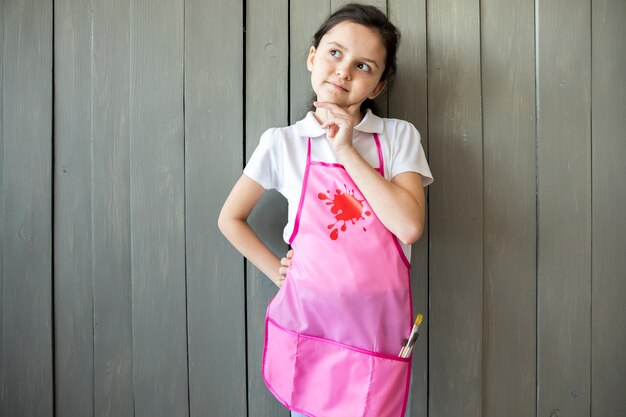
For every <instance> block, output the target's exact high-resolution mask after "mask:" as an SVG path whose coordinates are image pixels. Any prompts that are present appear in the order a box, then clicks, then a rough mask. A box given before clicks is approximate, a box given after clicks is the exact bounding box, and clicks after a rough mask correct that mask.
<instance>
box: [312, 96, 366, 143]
mask: <svg viewBox="0 0 626 417" xmlns="http://www.w3.org/2000/svg"><path fill="white" fill-rule="evenodd" d="M313 105H314V106H315V107H317V108H320V109H325V110H326V113H327V115H328V117H327V118H326V121H325V122H324V124H322V129H327V132H328V133H327V136H328V139H329V140H330V144H331V146H332V147H333V150H334V151H335V152H338V151H339V152H340V151H342V150H344V149H347V148H351V147H352V131H353V130H354V126H355V125H356V122H357V120H358V118H359V116H360V114H359V111H360V110H359V108H360V107H361V103H354V104H351V105H350V106H348V107H347V108H343V107H339V106H338V105H336V104H333V103H327V102H321V101H316V102H314V103H313Z"/></svg>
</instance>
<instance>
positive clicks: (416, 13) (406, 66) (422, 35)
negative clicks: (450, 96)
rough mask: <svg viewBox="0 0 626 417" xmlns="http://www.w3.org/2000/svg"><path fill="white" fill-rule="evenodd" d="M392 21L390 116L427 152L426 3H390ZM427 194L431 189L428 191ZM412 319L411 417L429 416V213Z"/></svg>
mask: <svg viewBox="0 0 626 417" xmlns="http://www.w3.org/2000/svg"><path fill="white" fill-rule="evenodd" d="M388 10H389V18H390V19H391V21H392V23H394V24H395V25H396V26H397V27H398V29H399V30H400V33H401V41H400V47H399V49H398V54H397V59H398V73H397V75H396V79H395V80H394V81H393V82H392V84H391V86H390V88H389V90H388V94H387V97H388V100H389V117H394V118H398V119H403V120H407V121H409V122H411V123H413V125H414V126H415V127H416V128H417V130H418V131H419V132H420V135H421V143H422V146H423V148H424V151H425V152H428V96H427V90H428V85H427V78H426V77H427V59H426V2H425V1H421V0H420V1H414V0H389V2H388ZM425 191H426V192H427V191H428V189H426V190H425ZM411 287H412V296H413V311H414V314H413V316H414V317H415V316H416V315H417V313H422V314H423V315H424V321H423V322H422V326H421V327H420V337H419V342H418V343H417V345H416V346H415V348H414V349H413V365H412V373H413V386H412V392H411V409H410V411H411V417H421V416H424V417H425V416H427V415H428V318H429V314H428V213H427V215H426V225H425V227H424V232H423V233H422V237H421V238H420V240H419V241H418V242H417V243H416V244H414V245H413V248H412V251H411Z"/></svg>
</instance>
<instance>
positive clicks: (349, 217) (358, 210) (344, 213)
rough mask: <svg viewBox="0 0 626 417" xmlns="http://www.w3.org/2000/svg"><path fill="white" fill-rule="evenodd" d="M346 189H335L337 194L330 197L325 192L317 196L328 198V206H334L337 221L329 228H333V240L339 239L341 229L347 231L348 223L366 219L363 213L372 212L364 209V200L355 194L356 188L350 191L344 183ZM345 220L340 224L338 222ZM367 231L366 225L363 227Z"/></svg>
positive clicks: (323, 198) (331, 233) (367, 214)
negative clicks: (343, 190)
mask: <svg viewBox="0 0 626 417" xmlns="http://www.w3.org/2000/svg"><path fill="white" fill-rule="evenodd" d="M343 186H344V188H345V189H346V191H345V192H342V191H341V190H335V194H333V195H331V196H330V197H329V196H328V195H327V194H325V193H319V194H318V195H317V198H319V199H320V200H328V201H327V202H326V205H327V206H332V207H331V209H330V212H331V213H333V214H334V215H335V220H336V221H335V223H331V224H329V225H328V226H327V227H328V229H333V230H332V231H331V232H330V238H331V239H332V240H337V238H338V237H339V230H340V229H341V231H342V232H345V231H346V224H347V223H348V222H351V223H352V224H355V222H357V221H359V220H361V219H365V217H363V215H366V216H370V215H371V214H372V212H371V211H369V210H368V211H364V210H363V201H365V200H364V199H363V200H359V199H358V198H356V197H355V196H354V190H350V191H348V187H347V186H346V184H344V185H343ZM326 193H328V194H329V195H330V191H328V190H326ZM340 222H343V223H342V224H341V225H340V226H338V224H339V223H340ZM363 230H364V231H366V229H365V227H364V228H363Z"/></svg>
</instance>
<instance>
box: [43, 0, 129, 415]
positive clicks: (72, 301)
mask: <svg viewBox="0 0 626 417" xmlns="http://www.w3.org/2000/svg"><path fill="white" fill-rule="evenodd" d="M89 6H90V5H89V3H85V2H80V1H73V0H60V1H57V2H56V3H55V8H56V11H57V12H56V13H55V14H54V43H55V45H54V54H55V57H54V60H55V71H54V85H55V86H56V91H57V92H58V94H55V96H54V107H55V112H54V118H55V121H54V137H55V140H54V155H55V165H54V219H53V220H54V236H53V238H54V288H55V292H54V306H55V307H54V309H55V316H54V328H55V338H54V341H55V361H56V365H57V366H56V371H55V411H56V413H58V414H59V415H67V416H70V415H75V416H79V415H80V416H93V414H94V404H93V398H94V368H93V366H94V357H93V352H94V326H93V324H94V323H93V318H94V317H93V308H94V304H93V299H94V297H93V276H92V262H93V253H92V227H91V226H92V224H91V219H92V209H91V198H92V189H91V177H92V175H91V174H92V169H91V168H92V167H91V150H92V149H91V144H92V141H91V140H90V139H91V132H92V115H91V109H92V107H91V104H92V96H91V81H92V78H91V52H92V49H91V25H92V15H91V10H90V7H89ZM107 139H108V137H107ZM109 277H110V275H107V277H106V278H107V279H108V278H109ZM107 284H109V282H107ZM119 324H120V323H116V327H117V325H119ZM116 330H117V328H116Z"/></svg>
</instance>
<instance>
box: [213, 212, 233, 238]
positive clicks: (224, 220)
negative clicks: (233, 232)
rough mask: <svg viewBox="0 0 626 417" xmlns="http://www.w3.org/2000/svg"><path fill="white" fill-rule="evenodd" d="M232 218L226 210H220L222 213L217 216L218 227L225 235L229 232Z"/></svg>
mask: <svg viewBox="0 0 626 417" xmlns="http://www.w3.org/2000/svg"><path fill="white" fill-rule="evenodd" d="M231 220H232V219H231V218H230V217H229V216H227V215H226V214H225V213H224V210H222V211H221V212H220V215H219V216H218V217H217V228H218V229H219V230H220V232H222V234H223V235H226V234H227V233H228V229H229V225H230V223H231Z"/></svg>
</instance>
